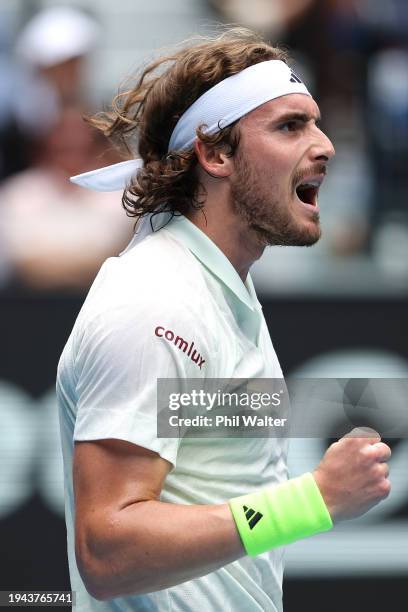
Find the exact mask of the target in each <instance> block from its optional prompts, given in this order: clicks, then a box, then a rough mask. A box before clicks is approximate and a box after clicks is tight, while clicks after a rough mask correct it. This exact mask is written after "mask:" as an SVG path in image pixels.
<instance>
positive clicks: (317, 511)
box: [229, 472, 333, 557]
mask: <svg viewBox="0 0 408 612" xmlns="http://www.w3.org/2000/svg"><path fill="white" fill-rule="evenodd" d="M229 505H230V508H231V512H232V515H233V517H234V520H235V523H236V525H237V528H238V531H239V534H240V536H241V540H242V543H243V545H244V547H245V550H246V552H247V554H248V555H251V556H253V557H254V556H256V555H259V554H261V553H263V552H266V551H267V550H270V549H271V548H276V547H278V546H284V545H285V544H290V543H291V542H295V541H296V540H301V539H302V538H306V537H308V536H311V535H314V534H316V533H320V532H321V531H327V530H329V529H331V528H332V527H333V522H332V520H331V517H330V514H329V511H328V510H327V507H326V504H325V503H324V499H323V497H322V495H321V493H320V490H319V487H318V486H317V484H316V481H315V479H314V477H313V475H312V474H311V473H310V472H308V473H307V474H303V476H299V477H298V478H292V479H291V480H287V481H286V482H283V483H281V484H279V485H276V486H274V487H270V488H268V489H261V490H260V491H255V493H249V494H248V495H241V496H240V497H234V498H233V499H230V501H229Z"/></svg>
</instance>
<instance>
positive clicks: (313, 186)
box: [296, 181, 320, 206]
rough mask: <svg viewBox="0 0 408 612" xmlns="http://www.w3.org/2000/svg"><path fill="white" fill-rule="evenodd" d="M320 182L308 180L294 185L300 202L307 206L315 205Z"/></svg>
mask: <svg viewBox="0 0 408 612" xmlns="http://www.w3.org/2000/svg"><path fill="white" fill-rule="evenodd" d="M319 187H320V183H318V182H317V181H316V182H315V181H310V182H307V183H301V184H300V185H298V186H297V187H296V195H297V197H298V198H299V200H300V201H301V202H303V203H304V204H308V205H309V206H317V194H318V192H319Z"/></svg>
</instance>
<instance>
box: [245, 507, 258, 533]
mask: <svg viewBox="0 0 408 612" xmlns="http://www.w3.org/2000/svg"><path fill="white" fill-rule="evenodd" d="M242 507H243V509H244V512H245V517H246V520H247V523H248V525H249V528H250V529H253V528H254V527H255V525H256V524H257V523H258V522H259V521H260V520H261V518H262V517H263V514H261V513H260V512H256V511H255V510H254V509H253V508H248V506H242Z"/></svg>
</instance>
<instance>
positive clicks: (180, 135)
mask: <svg viewBox="0 0 408 612" xmlns="http://www.w3.org/2000/svg"><path fill="white" fill-rule="evenodd" d="M293 93H300V94H305V95H308V96H310V93H309V92H308V90H307V89H306V86H305V85H304V84H303V83H302V81H301V80H300V79H299V77H298V76H297V75H296V74H295V73H294V72H293V71H292V70H291V69H290V68H289V66H288V65H287V64H285V62H282V61H281V60H269V61H266V62H260V63H259V64H255V65H253V66H249V68H245V70H242V71H241V72H239V73H238V74H234V75H233V76H230V77H227V78H226V79H224V80H223V81H220V82H219V83H217V85H214V87H212V88H211V89H209V90H208V91H206V92H205V93H204V94H203V95H202V96H200V97H199V98H198V99H197V100H196V101H195V102H194V103H193V104H192V105H191V106H190V107H189V108H188V109H187V110H186V112H185V113H184V114H183V115H182V116H181V117H180V119H179V120H178V122H177V124H176V126H175V128H174V130H173V133H172V135H171V137H170V142H169V146H168V151H180V150H183V149H188V148H189V147H191V145H192V144H193V142H194V140H195V139H196V137H197V136H196V130H197V128H198V127H200V126H201V125H204V126H206V127H205V128H203V131H204V132H205V133H207V134H215V133H216V132H218V131H219V130H221V129H223V128H225V127H227V126H228V125H231V123H234V121H237V120H238V119H241V117H243V116H244V115H246V114H248V113H249V112H251V111H252V110H254V109H255V108H257V107H258V106H261V105H262V104H265V102H269V101H270V100H274V99H275V98H280V97H282V96H287V95H289V94H293ZM142 166H143V161H142V160H140V159H132V160H129V161H125V162H120V163H119V164H114V165H112V166H106V167H105V168H99V169H98V170H91V171H90V172H85V173H83V174H78V175H77V176H73V177H71V179H70V180H71V182H72V183H76V184H77V185H81V187H87V188H88V189H95V190H96V191H119V190H121V189H122V190H123V189H125V188H126V187H127V185H128V184H129V183H130V181H131V179H132V177H133V176H134V174H135V173H136V172H137V170H138V169H139V168H141V167H142Z"/></svg>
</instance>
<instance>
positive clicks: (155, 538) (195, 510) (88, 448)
mask: <svg viewBox="0 0 408 612" xmlns="http://www.w3.org/2000/svg"><path fill="white" fill-rule="evenodd" d="M170 467H171V465H170V463H168V462H167V461H166V460H164V459H162V458H161V457H160V456H159V455H157V454H156V453H154V452H152V451H149V450H147V449H145V448H142V447H139V446H135V445H133V444H130V443H128V442H123V441H119V440H104V441H98V442H79V443H78V442H77V443H76V445H75V456H74V487H75V500H76V525H75V532H76V533H75V539H76V557H77V563H78V568H79V571H80V573H81V575H82V579H83V580H84V582H85V585H86V587H87V589H88V590H89V592H90V593H91V594H92V595H93V596H94V597H96V598H98V599H110V598H112V597H117V596H121V595H128V594H135V593H143V592H151V591H157V590H159V589H163V588H167V587H169V586H171V585H174V584H180V583H181V582H185V581H186V580H190V579H192V578H196V577H198V576H202V575H204V574H207V573H209V572H212V571H214V570H216V569H218V568H220V567H222V566H224V565H226V564H228V563H231V562H232V561H235V560H236V559H239V558H240V557H243V556H244V555H245V551H244V549H243V546H242V543H241V540H240V537H239V535H238V532H237V529H236V527H235V523H234V520H233V518H232V514H231V511H230V509H229V506H228V504H222V505H179V504H169V503H164V502H161V501H159V496H160V492H161V489H162V486H163V482H164V480H165V478H166V476H167V474H168V472H169V470H170Z"/></svg>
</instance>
